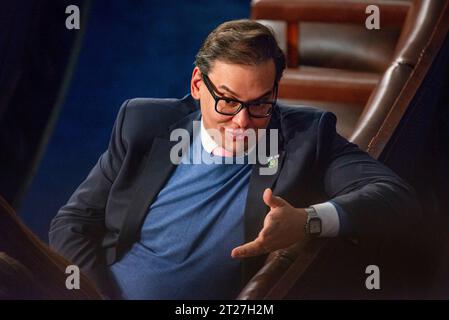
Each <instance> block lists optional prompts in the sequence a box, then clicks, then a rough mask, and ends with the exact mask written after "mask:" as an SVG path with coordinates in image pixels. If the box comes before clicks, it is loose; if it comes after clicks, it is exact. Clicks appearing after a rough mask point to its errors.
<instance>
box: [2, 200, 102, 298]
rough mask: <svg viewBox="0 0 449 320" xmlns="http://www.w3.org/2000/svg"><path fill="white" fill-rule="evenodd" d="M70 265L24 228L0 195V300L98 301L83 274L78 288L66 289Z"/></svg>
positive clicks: (95, 290)
mask: <svg viewBox="0 0 449 320" xmlns="http://www.w3.org/2000/svg"><path fill="white" fill-rule="evenodd" d="M70 264H71V263H70V262H69V261H67V260H66V259H65V258H63V257H62V256H60V255H59V254H57V253H56V252H54V251H53V250H51V249H50V248H49V247H48V246H47V245H46V244H45V243H43V242H42V241H41V240H40V239H39V238H38V237H37V236H36V235H35V234H34V233H33V232H32V231H31V230H30V229H28V227H26V226H25V224H23V223H22V222H21V221H20V219H19V218H18V217H17V216H16V214H15V212H14V209H13V208H12V207H11V206H10V205H9V204H8V203H7V202H6V200H4V199H3V198H2V196H1V195H0V300H2V299H20V300H22V299H24V300H29V299H32V300H35V299H64V300H65V299H102V298H103V297H102V296H101V295H100V293H99V292H98V291H97V289H96V288H95V286H94V285H93V284H92V282H91V281H90V280H89V279H88V278H87V277H86V276H85V275H84V274H83V273H81V274H80V289H77V290H68V289H67V288H66V285H65V281H66V278H67V276H68V275H67V274H66V273H65V270H66V267H67V266H68V265H70Z"/></svg>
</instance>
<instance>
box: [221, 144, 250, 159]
mask: <svg viewBox="0 0 449 320" xmlns="http://www.w3.org/2000/svg"><path fill="white" fill-rule="evenodd" d="M230 145H231V147H229V146H225V149H226V150H227V151H229V152H231V153H232V154H233V155H234V156H239V155H243V154H245V152H246V151H247V150H248V146H247V144H246V143H244V142H236V141H233V142H232V143H231V144H230Z"/></svg>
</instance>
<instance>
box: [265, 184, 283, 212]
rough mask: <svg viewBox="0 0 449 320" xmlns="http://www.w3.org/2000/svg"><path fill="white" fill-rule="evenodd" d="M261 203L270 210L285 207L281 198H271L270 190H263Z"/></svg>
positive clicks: (271, 192)
mask: <svg viewBox="0 0 449 320" xmlns="http://www.w3.org/2000/svg"><path fill="white" fill-rule="evenodd" d="M263 202H265V204H266V205H267V206H269V207H270V208H277V207H282V206H284V205H285V201H284V200H282V198H280V197H275V196H273V191H272V190H271V189H270V188H267V189H265V191H264V192H263Z"/></svg>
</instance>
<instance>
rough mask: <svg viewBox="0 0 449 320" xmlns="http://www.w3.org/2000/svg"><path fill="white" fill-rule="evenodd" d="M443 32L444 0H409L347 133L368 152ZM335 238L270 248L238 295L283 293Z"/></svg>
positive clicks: (387, 131) (446, 29)
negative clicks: (384, 65)
mask: <svg viewBox="0 0 449 320" xmlns="http://www.w3.org/2000/svg"><path fill="white" fill-rule="evenodd" d="M448 33H449V1H434V0H417V1H413V3H412V6H411V8H410V10H409V11H408V15H407V19H406V23H405V26H404V28H403V31H402V34H401V37H400V40H399V44H398V49H397V50H396V53H395V55H394V60H393V62H392V63H391V64H390V66H389V67H388V69H387V71H386V72H385V74H384V75H383V77H382V79H381V82H380V84H379V85H378V86H377V87H376V89H375V91H374V92H373V93H372V95H371V97H370V99H369V102H368V104H367V107H366V108H365V110H364V112H363V115H362V117H361V119H360V121H359V122H358V124H357V127H356V130H355V132H354V134H353V136H352V137H351V138H352V139H353V141H355V142H357V143H358V144H359V146H361V148H363V149H365V150H367V151H368V152H369V153H370V154H371V155H372V156H373V157H375V158H378V157H379V155H380V154H381V152H382V150H383V149H384V147H385V146H386V144H387V143H388V141H389V140H390V138H391V137H392V135H393V133H394V131H395V129H396V128H397V126H398V125H399V122H400V121H401V119H402V117H403V116H404V114H405V113H406V111H407V108H408V106H409V104H410V102H411V100H412V99H413V97H414V96H415V94H416V92H417V90H418V89H419V87H420V85H421V83H422V81H423V79H424V77H425V75H426V73H427V72H428V70H429V68H430V66H431V64H432V61H433V59H434V58H435V57H436V55H437V53H438V51H439V48H440V47H441V45H442V43H443V41H444V40H445V38H446V35H447V34H448ZM335 241H337V239H314V240H310V241H308V242H304V243H298V244H295V245H293V246H292V247H290V248H287V249H283V250H278V251H275V252H272V253H271V254H270V255H269V256H268V258H267V260H266V263H265V265H264V267H263V268H262V269H261V270H260V271H259V272H258V273H257V274H256V275H255V276H254V277H253V278H252V279H251V280H250V281H249V283H248V284H247V285H246V287H245V288H244V289H243V290H242V292H241V293H240V295H239V297H238V299H243V300H246V299H282V298H284V297H286V296H287V294H288V293H289V291H290V290H291V289H292V287H293V286H294V284H295V283H297V282H298V280H299V279H301V277H302V276H303V275H304V273H305V272H306V271H307V270H308V268H309V267H310V266H311V265H312V263H313V262H314V261H315V260H316V258H317V257H318V256H319V255H320V254H321V253H322V252H323V250H324V249H325V248H326V247H327V246H328V245H329V244H330V243H331V242H335ZM349 250H352V249H350V248H349Z"/></svg>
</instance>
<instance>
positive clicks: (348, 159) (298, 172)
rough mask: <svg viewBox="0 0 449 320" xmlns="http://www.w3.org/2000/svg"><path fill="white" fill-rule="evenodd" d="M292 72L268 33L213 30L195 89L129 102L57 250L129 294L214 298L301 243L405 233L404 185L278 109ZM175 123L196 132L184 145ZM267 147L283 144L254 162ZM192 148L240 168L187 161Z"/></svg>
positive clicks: (298, 116) (231, 292) (319, 117)
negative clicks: (285, 75) (269, 257)
mask: <svg viewBox="0 0 449 320" xmlns="http://www.w3.org/2000/svg"><path fill="white" fill-rule="evenodd" d="M284 68H285V59H284V55H283V53H282V51H281V50H280V48H279V47H278V45H277V43H276V40H275V39H274V37H273V35H272V33H271V31H270V30H269V29H267V28H266V27H265V26H263V25H261V24H259V23H257V22H254V21H248V20H238V21H231V22H227V23H224V24H222V25H220V26H219V27H217V28H216V29H215V30H214V31H213V32H212V33H211V34H210V35H209V36H208V37H207V39H206V40H205V42H204V44H203V46H202V47H201V49H200V50H199V52H198V54H197V57H196V66H195V68H194V70H193V74H192V79H191V94H190V95H188V96H186V97H184V98H183V99H181V100H178V99H133V100H129V101H126V102H125V103H124V104H123V106H122V108H121V109H120V112H119V115H118V117H117V120H116V122H115V125H114V128H113V132H112V136H111V140H110V143H109V147H108V149H107V150H106V152H105V153H103V155H102V156H101V157H100V159H99V161H98V163H97V164H96V165H95V167H94V168H93V169H92V171H91V172H90V174H89V175H88V177H87V178H86V180H85V181H84V182H83V183H82V184H81V185H80V186H79V187H78V189H77V190H76V191H75V193H74V194H73V195H72V197H71V198H70V200H69V201H68V203H67V204H66V205H65V206H63V207H62V208H61V209H60V211H59V212H58V214H57V216H56V217H55V218H54V220H53V221H52V225H51V230H50V243H51V246H52V247H53V248H55V249H56V250H57V251H58V252H59V253H61V254H62V255H64V256H65V257H67V258H68V259H70V260H71V261H73V262H74V263H76V264H78V265H79V266H80V267H81V268H82V269H83V270H84V271H85V272H87V274H88V275H89V276H90V277H91V278H92V279H94V280H95V281H96V283H97V284H98V286H99V287H100V288H102V289H103V290H104V291H105V292H109V293H110V292H118V296H119V297H121V298H127V299H170V298H171V299H196V298H203V299H204V298H205V299H215V298H234V297H236V295H237V294H238V292H239V290H240V289H241V288H242V285H244V284H245V283H246V282H247V281H248V280H249V279H250V277H251V276H252V275H254V273H255V272H256V271H257V270H258V268H260V266H261V264H262V263H263V259H264V257H266V254H268V253H269V252H272V251H275V250H277V249H281V248H286V247H288V246H290V245H292V244H294V243H296V242H298V241H304V239H305V238H306V237H337V236H340V237H351V238H357V239H362V238H368V239H369V238H374V237H382V236H383V235H386V234H391V233H396V232H400V231H403V230H406V229H407V225H408V223H409V222H412V221H414V220H415V219H416V218H417V216H418V211H417V210H416V207H417V205H416V203H415V200H414V196H413V191H412V190H411V189H410V187H409V186H407V185H406V184H405V183H404V182H403V181H401V180H400V179H399V178H398V177H397V176H396V175H395V174H394V173H393V172H391V171H390V170H389V169H387V168H386V167H384V166H383V165H381V164H380V163H378V162H377V161H375V160H374V159H372V158H370V157H369V156H368V155H367V154H366V153H364V152H362V151H361V150H359V149H358V148H357V146H355V145H354V144H351V143H349V142H348V141H346V140H345V139H344V138H342V137H341V136H339V135H338V134H337V133H336V131H335V122H336V119H335V116H334V115H333V114H331V113H327V112H321V111H318V110H315V109H311V108H302V107H287V106H281V105H278V104H277V103H276V98H277V88H278V83H279V80H280V78H281V76H282V72H283V70H284ZM195 123H196V124H197V125H199V127H200V130H194V128H195ZM180 129H181V130H184V132H186V133H188V137H189V138H188V139H187V140H186V141H187V142H188V143H185V141H184V143H181V148H177V147H179V140H178V139H173V135H172V133H173V132H175V130H180ZM265 129H266V130H267V131H266V132H267V133H266V134H260V133H261V132H263V130H265ZM195 131H197V132H196V133H195ZM198 131H199V132H198ZM249 132H252V133H253V134H254V135H255V136H257V139H256V140H255V143H254V140H251V139H249V135H248V134H247V133H249ZM271 132H275V133H277V135H275V139H274V140H272V139H271V137H272V135H271V134H269V133H271ZM262 144H266V145H268V146H269V147H267V148H266V149H268V150H269V151H270V152H271V150H272V149H273V148H271V147H272V146H273V145H276V146H277V149H278V150H276V148H274V149H275V151H277V152H275V153H274V154H267V155H266V156H267V157H268V158H264V159H262V158H260V157H259V156H258V157H257V159H256V161H255V163H251V162H250V161H249V159H250V155H254V152H256V150H257V151H258V150H260V146H261V145H262ZM195 145H196V146H200V147H199V149H198V148H196V147H195ZM173 150H175V151H176V150H178V151H181V152H180V154H179V155H178V158H177V159H174V157H173V155H174V154H175V155H176V154H177V152H173ZM195 150H199V152H200V154H201V157H203V156H206V157H210V158H211V159H214V160H217V159H218V160H220V161H221V160H223V159H225V160H226V159H228V160H229V159H232V160H237V159H240V160H241V161H240V162H238V161H234V162H236V163H234V162H233V163H232V164H226V162H225V164H219V162H220V161H218V162H217V161H215V162H214V163H212V164H209V163H207V164H205V163H200V164H191V162H189V161H184V162H183V161H181V162H180V161H179V160H180V159H184V160H186V159H188V157H190V156H191V155H192V154H194V153H195ZM186 155H187V156H186ZM186 157H187V158H186ZM175 158H176V157H175ZM263 168H265V169H267V168H270V169H274V170H273V172H272V174H263V172H264V171H262V170H261V169H263ZM274 194H275V195H276V196H274ZM386 221H388V223H385V222H386Z"/></svg>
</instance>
